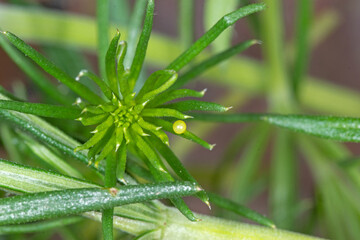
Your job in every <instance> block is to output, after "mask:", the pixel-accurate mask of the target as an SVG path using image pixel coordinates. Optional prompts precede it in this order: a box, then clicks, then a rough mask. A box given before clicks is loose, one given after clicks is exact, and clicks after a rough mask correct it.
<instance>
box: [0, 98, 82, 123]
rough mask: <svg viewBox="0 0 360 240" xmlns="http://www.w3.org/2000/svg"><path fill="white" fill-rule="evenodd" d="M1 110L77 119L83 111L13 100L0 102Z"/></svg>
mask: <svg viewBox="0 0 360 240" xmlns="http://www.w3.org/2000/svg"><path fill="white" fill-rule="evenodd" d="M0 108H2V109H7V110H13V111H18V112H22V113H29V114H33V115H38V116H41V117H52V118H65V119H75V118H77V117H79V115H80V112H81V110H80V109H79V108H77V107H68V106H58V105H49V104H42V103H27V102H17V101H11V100H0Z"/></svg>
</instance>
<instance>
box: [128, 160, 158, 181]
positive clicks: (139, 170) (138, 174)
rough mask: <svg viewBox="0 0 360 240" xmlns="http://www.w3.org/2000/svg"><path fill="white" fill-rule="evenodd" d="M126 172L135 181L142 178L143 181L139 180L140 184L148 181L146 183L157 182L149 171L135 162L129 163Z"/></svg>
mask: <svg viewBox="0 0 360 240" xmlns="http://www.w3.org/2000/svg"><path fill="white" fill-rule="evenodd" d="M130 159H131V158H130ZM126 171H127V172H128V173H129V174H130V175H131V176H132V177H134V178H135V179H139V178H140V179H141V180H138V182H143V180H146V182H155V181H156V180H155V178H154V176H153V175H151V173H150V171H149V169H146V168H145V167H143V166H141V165H140V164H139V163H138V162H136V161H134V160H131V161H127V166H126Z"/></svg>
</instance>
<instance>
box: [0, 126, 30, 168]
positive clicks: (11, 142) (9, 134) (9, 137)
mask: <svg viewBox="0 0 360 240" xmlns="http://www.w3.org/2000/svg"><path fill="white" fill-rule="evenodd" d="M0 138H1V141H2V147H3V148H4V149H5V151H6V153H7V155H8V158H9V159H10V160H11V161H13V162H17V163H22V162H23V161H24V158H23V157H22V155H21V153H20V151H19V148H20V146H19V138H18V137H17V136H16V134H15V133H14V132H13V130H12V128H11V126H9V125H7V124H5V123H1V124H0Z"/></svg>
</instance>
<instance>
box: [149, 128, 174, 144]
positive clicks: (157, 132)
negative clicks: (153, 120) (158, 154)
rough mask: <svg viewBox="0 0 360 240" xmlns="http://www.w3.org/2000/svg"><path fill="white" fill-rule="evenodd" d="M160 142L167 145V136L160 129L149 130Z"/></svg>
mask: <svg viewBox="0 0 360 240" xmlns="http://www.w3.org/2000/svg"><path fill="white" fill-rule="evenodd" d="M150 131H151V132H152V133H153V134H154V135H155V136H156V137H157V138H158V139H160V140H161V142H162V143H163V144H165V145H168V146H169V137H168V136H167V135H166V133H164V132H163V131H162V130H150Z"/></svg>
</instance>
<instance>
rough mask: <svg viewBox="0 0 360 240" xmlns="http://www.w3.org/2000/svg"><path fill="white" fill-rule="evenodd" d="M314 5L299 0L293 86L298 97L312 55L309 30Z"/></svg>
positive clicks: (306, 0) (305, 0)
mask: <svg viewBox="0 0 360 240" xmlns="http://www.w3.org/2000/svg"><path fill="white" fill-rule="evenodd" d="M312 5H313V2H312V1H311V0H302V1H299V2H298V7H297V22H296V33H295V42H296V43H295V45H296V57H295V62H294V67H293V71H292V72H293V74H292V87H293V91H294V94H295V96H296V97H299V94H298V90H299V87H300V82H301V81H302V79H303V78H304V76H305V74H306V71H307V64H308V61H309V55H310V46H309V45H310V41H309V40H310V39H309V32H310V27H311V22H312Z"/></svg>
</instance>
